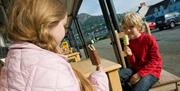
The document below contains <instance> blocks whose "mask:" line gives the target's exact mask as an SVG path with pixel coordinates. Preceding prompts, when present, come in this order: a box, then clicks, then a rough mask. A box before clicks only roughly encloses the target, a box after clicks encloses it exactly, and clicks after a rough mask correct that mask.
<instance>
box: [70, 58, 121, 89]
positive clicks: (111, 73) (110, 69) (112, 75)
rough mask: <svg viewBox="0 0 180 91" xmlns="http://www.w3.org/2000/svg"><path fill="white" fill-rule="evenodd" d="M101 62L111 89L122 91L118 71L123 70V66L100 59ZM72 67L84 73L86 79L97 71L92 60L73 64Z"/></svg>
mask: <svg viewBox="0 0 180 91" xmlns="http://www.w3.org/2000/svg"><path fill="white" fill-rule="evenodd" d="M100 60H101V65H102V67H103V69H104V71H105V72H106V74H107V76H108V78H109V83H110V88H111V89H112V91H122V87H121V82H120V79H119V75H118V69H119V68H121V65H120V64H117V63H114V62H111V61H109V60H107V59H104V58H100ZM71 65H72V66H73V67H74V68H75V69H76V70H78V71H80V72H81V73H83V74H84V76H86V77H88V76H89V75H90V74H91V73H92V72H94V71H95V69H96V66H93V65H92V64H91V61H90V59H86V60H82V61H79V62H74V63H71Z"/></svg>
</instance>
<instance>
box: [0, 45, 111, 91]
mask: <svg viewBox="0 0 180 91" xmlns="http://www.w3.org/2000/svg"><path fill="white" fill-rule="evenodd" d="M90 81H91V82H92V83H93V86H94V87H95V88H96V91H109V87H108V86H109V85H108V79H107V76H106V74H105V72H102V71H95V72H94V73H92V74H91V75H90ZM0 91H80V87H79V83H78V81H77V79H76V77H75V74H74V72H73V70H72V68H71V65H70V64H69V63H68V62H67V61H66V60H65V59H64V58H63V56H61V55H58V54H56V53H53V52H50V51H47V50H44V49H42V48H40V47H38V46H36V45H34V44H31V43H17V44H13V45H12V46H11V47H10V51H9V53H8V56H7V57H6V63H5V66H4V67H3V69H2V71H1V77H0Z"/></svg>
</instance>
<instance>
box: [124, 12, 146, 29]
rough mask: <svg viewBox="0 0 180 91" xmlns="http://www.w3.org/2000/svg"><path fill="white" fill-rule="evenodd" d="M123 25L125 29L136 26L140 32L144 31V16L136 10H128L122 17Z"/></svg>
mask: <svg viewBox="0 0 180 91" xmlns="http://www.w3.org/2000/svg"><path fill="white" fill-rule="evenodd" d="M121 25H122V27H123V28H124V29H127V28H133V27H136V28H137V29H138V30H139V31H140V32H144V29H142V28H143V20H142V18H141V17H140V16H139V15H138V14H137V13H135V12H128V13H126V14H125V16H124V17H123V18H122V23H121Z"/></svg>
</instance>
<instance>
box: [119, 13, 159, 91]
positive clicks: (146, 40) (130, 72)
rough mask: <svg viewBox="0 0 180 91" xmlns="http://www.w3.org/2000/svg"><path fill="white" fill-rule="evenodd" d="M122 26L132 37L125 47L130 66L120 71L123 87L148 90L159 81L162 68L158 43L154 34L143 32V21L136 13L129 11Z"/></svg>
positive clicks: (138, 90)
mask: <svg viewBox="0 0 180 91" xmlns="http://www.w3.org/2000/svg"><path fill="white" fill-rule="evenodd" d="M122 28H123V30H124V32H125V34H127V35H128V37H129V39H130V40H129V46H127V47H125V52H126V54H127V55H128V64H129V65H130V67H129V68H127V69H121V70H120V71H119V74H120V77H121V79H122V81H123V87H124V89H126V90H131V91H147V90H148V89H149V88H150V87H151V86H152V85H153V84H154V83H155V82H157V81H158V79H159V78H160V73H161V70H162V59H161V56H160V53H159V49H158V45H157V43H156V40H155V38H154V37H153V36H152V35H150V34H145V33H143V32H144V31H145V30H144V28H143V21H142V19H141V17H140V16H139V15H138V14H136V13H127V14H126V15H125V16H124V17H123V19H122ZM127 82H128V84H127ZM129 85H131V88H129ZM126 90H125V91H126Z"/></svg>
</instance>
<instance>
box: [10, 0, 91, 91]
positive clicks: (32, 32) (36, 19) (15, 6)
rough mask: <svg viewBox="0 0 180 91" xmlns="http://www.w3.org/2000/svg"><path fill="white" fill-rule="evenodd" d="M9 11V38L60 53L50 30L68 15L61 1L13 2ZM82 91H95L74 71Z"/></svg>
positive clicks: (21, 0) (30, 0) (20, 0)
mask: <svg viewBox="0 0 180 91" xmlns="http://www.w3.org/2000/svg"><path fill="white" fill-rule="evenodd" d="M11 1H12V2H11V5H10V8H9V10H8V19H9V21H8V22H9V23H8V25H7V36H8V39H9V40H10V41H12V42H30V43H33V44H35V45H37V46H39V47H41V48H43V49H47V50H49V51H52V52H55V53H58V50H57V45H58V43H57V42H56V41H55V39H54V37H53V36H52V35H51V34H50V33H49V28H50V27H52V26H55V25H57V24H58V22H59V21H61V20H62V19H63V18H64V17H65V16H66V14H67V12H66V6H65V4H63V3H62V2H61V0H11ZM74 72H75V74H76V76H77V78H78V80H79V83H80V88H81V90H82V91H93V87H92V85H91V84H90V82H89V81H88V80H87V79H86V78H85V77H83V76H82V74H81V73H79V72H78V71H76V70H74Z"/></svg>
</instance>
